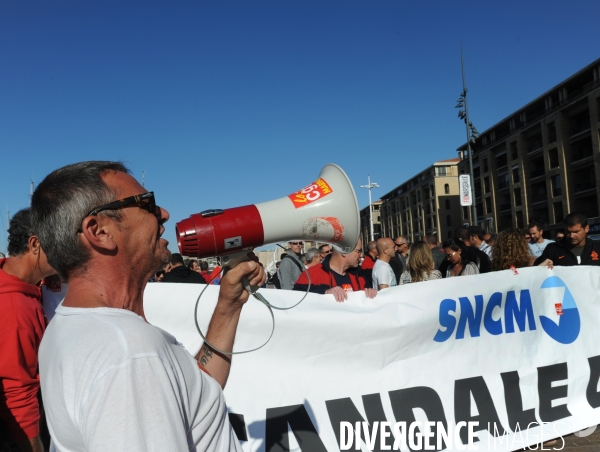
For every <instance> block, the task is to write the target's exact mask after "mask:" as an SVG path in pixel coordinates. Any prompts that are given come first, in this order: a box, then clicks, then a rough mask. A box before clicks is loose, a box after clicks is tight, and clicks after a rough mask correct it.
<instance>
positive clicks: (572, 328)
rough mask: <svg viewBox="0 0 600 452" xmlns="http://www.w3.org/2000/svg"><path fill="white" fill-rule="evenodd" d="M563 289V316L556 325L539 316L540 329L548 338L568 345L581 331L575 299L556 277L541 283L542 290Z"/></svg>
mask: <svg viewBox="0 0 600 452" xmlns="http://www.w3.org/2000/svg"><path fill="white" fill-rule="evenodd" d="M550 288H564V289H565V294H564V295H563V301H562V309H563V315H561V316H560V319H559V320H558V325H557V324H556V323H554V321H552V320H550V319H549V318H548V317H545V316H543V315H541V316H540V323H541V324H542V328H543V329H544V331H545V332H546V334H547V335H548V336H550V337H551V338H552V339H554V340H555V341H556V342H560V343H561V344H570V343H572V342H574V341H575V339H577V336H579V330H580V329H581V319H580V318H579V309H577V304H575V299H574V298H573V295H571V291H570V290H569V288H568V287H567V285H566V284H565V283H564V282H563V280H562V279H560V278H559V277H558V276H550V277H549V278H548V279H546V280H545V281H544V282H543V283H542V289H550Z"/></svg>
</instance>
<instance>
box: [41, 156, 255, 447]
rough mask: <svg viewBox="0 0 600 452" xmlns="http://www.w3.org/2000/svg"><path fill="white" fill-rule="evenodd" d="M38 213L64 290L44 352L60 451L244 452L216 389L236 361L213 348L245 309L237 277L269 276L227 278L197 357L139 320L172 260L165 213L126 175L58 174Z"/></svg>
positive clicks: (103, 166)
mask: <svg viewBox="0 0 600 452" xmlns="http://www.w3.org/2000/svg"><path fill="white" fill-rule="evenodd" d="M31 206H32V207H31V208H32V219H33V225H34V230H35V231H36V232H37V233H38V235H39V237H40V241H41V243H42V246H43V247H44V249H45V250H46V254H47V255H48V261H49V262H50V264H51V265H52V266H54V267H55V269H56V270H57V271H58V273H59V275H60V276H61V278H62V279H63V280H64V281H67V282H68V283H69V292H68V293H67V296H66V297H65V300H64V301H63V303H62V305H61V306H59V307H58V308H57V310H56V313H55V316H54V319H53V320H52V322H51V323H50V325H49V327H48V329H47V330H46V334H45V335H44V339H43V340H42V344H41V346H40V375H41V382H42V394H43V398H44V405H45V406H46V407H47V420H48V427H49V430H50V433H51V435H52V441H53V444H54V447H55V450H57V451H67V450H110V451H134V450H144V451H164V450H178V451H181V450H202V451H210V452H217V451H223V450H226V451H241V447H240V445H239V443H238V441H237V439H236V437H235V435H234V434H233V430H232V428H231V425H230V424H229V419H228V416H227V407H226V406H225V400H224V397H223V393H222V390H221V387H223V386H224V385H225V382H226V381H227V377H228V375H229V368H230V365H231V357H230V356H228V355H224V354H222V353H221V352H219V351H217V349H219V350H223V351H225V352H230V351H231V350H232V348H233V342H234V338H235V333H236V328H237V323H238V320H239V316H240V313H241V309H242V306H243V304H244V303H245V302H246V301H247V300H248V292H246V291H245V290H244V289H243V287H242V278H243V277H244V276H245V277H246V278H247V279H248V281H249V283H250V285H252V286H258V287H260V286H262V285H263V283H264V282H265V273H264V270H263V269H262V267H261V266H260V265H258V264H257V263H256V262H242V263H241V264H239V265H238V266H237V267H235V268H234V269H232V270H231V271H229V272H228V273H227V274H226V275H225V276H224V277H223V278H222V279H221V287H220V292H219V297H218V300H217V306H216V308H215V311H214V314H213V317H212V319H211V321H210V324H209V327H208V332H207V334H206V337H207V340H206V341H205V343H204V345H203V346H202V348H201V350H200V352H199V353H198V354H197V355H196V357H195V358H194V357H192V356H191V355H190V354H189V353H188V352H187V351H186V350H185V349H184V348H183V347H182V346H181V345H180V344H179V343H178V342H177V340H176V339H175V338H174V337H173V336H171V335H170V334H168V333H167V332H165V331H163V330H161V329H159V328H156V327H154V326H152V325H150V324H148V323H147V322H146V319H145V317H144V305H143V299H142V295H143V292H144V288H145V286H146V283H147V281H148V280H149V279H150V277H151V276H152V275H153V274H154V272H155V271H156V270H157V269H158V268H160V267H161V265H162V264H163V263H164V262H166V261H167V260H168V258H169V256H170V252H169V250H168V249H167V244H168V242H167V241H166V240H164V239H162V238H161V236H162V234H163V232H164V230H165V228H164V226H163V225H164V223H165V222H166V221H167V220H168V219H169V214H168V212H167V211H166V210H165V209H163V208H161V207H159V206H157V205H156V202H155V199H154V194H153V193H152V192H148V191H146V190H145V189H144V187H142V186H141V185H140V184H139V183H138V182H137V181H136V180H135V179H134V178H133V177H131V176H130V175H129V170H128V169H127V168H125V166H123V165H122V164H121V163H117V162H83V163H77V164H73V165H68V166H65V167H63V168H60V169H58V170H56V171H54V172H52V173H51V174H50V175H48V176H47V177H46V178H45V179H44V180H43V181H42V183H41V184H40V185H39V186H38V187H37V189H36V190H35V192H34V194H33V197H32V199H31ZM212 347H215V348H214V349H213V348H212ZM209 373H210V376H209Z"/></svg>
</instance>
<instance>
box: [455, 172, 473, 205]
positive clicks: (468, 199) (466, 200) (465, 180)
mask: <svg viewBox="0 0 600 452" xmlns="http://www.w3.org/2000/svg"><path fill="white" fill-rule="evenodd" d="M458 188H459V191H460V205H461V206H472V205H473V197H472V196H471V176H469V175H468V174H461V175H460V176H458Z"/></svg>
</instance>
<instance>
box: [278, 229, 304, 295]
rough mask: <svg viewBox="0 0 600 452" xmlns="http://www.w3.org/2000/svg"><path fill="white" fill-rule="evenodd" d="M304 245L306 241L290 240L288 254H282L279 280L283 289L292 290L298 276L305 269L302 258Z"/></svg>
mask: <svg viewBox="0 0 600 452" xmlns="http://www.w3.org/2000/svg"><path fill="white" fill-rule="evenodd" d="M303 245H304V243H303V242H299V241H297V242H288V247H289V249H288V250H287V251H286V254H283V255H282V256H281V264H280V265H279V282H280V284H281V288H282V289H285V290H292V289H293V288H294V283H295V282H296V280H297V279H298V276H300V273H302V272H303V271H304V266H303V265H302V261H301V259H300V256H301V254H302V246H303Z"/></svg>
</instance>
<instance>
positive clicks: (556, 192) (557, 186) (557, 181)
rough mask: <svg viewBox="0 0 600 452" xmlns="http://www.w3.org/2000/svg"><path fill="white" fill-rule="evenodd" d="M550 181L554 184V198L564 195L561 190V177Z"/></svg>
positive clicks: (555, 177)
mask: <svg viewBox="0 0 600 452" xmlns="http://www.w3.org/2000/svg"><path fill="white" fill-rule="evenodd" d="M550 181H551V183H552V196H560V195H561V194H562V192H561V189H560V175H558V174H557V175H556V176H552V177H551V178H550Z"/></svg>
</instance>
